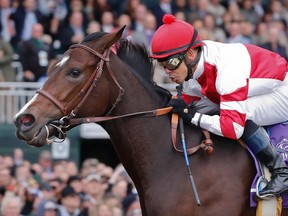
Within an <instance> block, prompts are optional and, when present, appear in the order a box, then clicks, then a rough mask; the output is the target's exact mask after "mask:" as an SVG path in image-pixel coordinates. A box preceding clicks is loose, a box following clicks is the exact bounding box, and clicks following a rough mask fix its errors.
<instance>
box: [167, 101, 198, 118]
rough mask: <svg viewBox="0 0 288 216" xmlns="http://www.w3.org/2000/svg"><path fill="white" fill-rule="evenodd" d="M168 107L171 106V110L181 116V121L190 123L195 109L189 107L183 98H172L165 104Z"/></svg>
mask: <svg viewBox="0 0 288 216" xmlns="http://www.w3.org/2000/svg"><path fill="white" fill-rule="evenodd" d="M167 106H168V107H170V106H171V107H173V110H172V112H173V113H177V114H178V115H179V116H181V117H182V119H183V121H185V122H189V123H191V120H192V118H193V117H194V115H195V113H196V111H195V110H194V109H192V108H191V107H189V106H188V105H187V104H186V103H185V102H184V101H183V100H181V99H175V98H172V99H171V100H170V101H169V103H168V104H167Z"/></svg>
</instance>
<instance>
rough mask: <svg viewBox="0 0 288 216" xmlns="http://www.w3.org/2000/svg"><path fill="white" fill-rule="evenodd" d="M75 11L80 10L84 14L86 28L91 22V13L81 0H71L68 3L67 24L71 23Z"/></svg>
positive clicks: (84, 27)
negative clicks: (88, 12)
mask: <svg viewBox="0 0 288 216" xmlns="http://www.w3.org/2000/svg"><path fill="white" fill-rule="evenodd" d="M74 12H80V13H81V14H82V18H81V19H82V24H81V25H82V26H83V29H86V28H87V26H88V22H89V15H88V14H87V13H86V10H85V8H84V2H83V1H81V0H71V1H69V4H68V14H67V16H66V20H65V25H67V24H69V22H70V21H69V19H70V17H71V16H72V14H73V13H74Z"/></svg>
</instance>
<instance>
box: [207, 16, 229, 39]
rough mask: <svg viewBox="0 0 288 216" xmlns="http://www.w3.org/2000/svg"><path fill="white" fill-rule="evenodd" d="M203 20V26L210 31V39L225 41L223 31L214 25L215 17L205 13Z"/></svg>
mask: <svg viewBox="0 0 288 216" xmlns="http://www.w3.org/2000/svg"><path fill="white" fill-rule="evenodd" d="M203 22H204V26H205V28H206V29H207V30H208V31H210V33H211V36H212V40H214V41H218V42H222V43H223V42H225V41H226V34H225V31H223V29H221V28H219V27H218V26H217V25H216V19H215V17H214V16H213V15H212V14H210V13H208V14H206V15H205V16H204V19H203Z"/></svg>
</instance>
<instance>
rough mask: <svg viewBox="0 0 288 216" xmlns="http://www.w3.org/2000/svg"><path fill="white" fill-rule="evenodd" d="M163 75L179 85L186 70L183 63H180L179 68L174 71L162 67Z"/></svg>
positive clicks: (185, 75)
mask: <svg viewBox="0 0 288 216" xmlns="http://www.w3.org/2000/svg"><path fill="white" fill-rule="evenodd" d="M164 70H165V73H166V74H167V75H168V76H169V78H170V79H171V81H172V82H175V83H177V84H181V83H183V82H184V81H185V79H186V77H187V74H188V69H187V66H186V65H185V63H184V61H182V62H181V64H180V65H179V67H178V68H177V69H175V70H170V69H168V68H167V67H164Z"/></svg>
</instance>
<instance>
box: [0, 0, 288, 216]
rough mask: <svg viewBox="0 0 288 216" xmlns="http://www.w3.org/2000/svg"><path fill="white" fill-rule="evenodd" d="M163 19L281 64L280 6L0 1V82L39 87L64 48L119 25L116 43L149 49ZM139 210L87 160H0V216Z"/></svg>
mask: <svg viewBox="0 0 288 216" xmlns="http://www.w3.org/2000/svg"><path fill="white" fill-rule="evenodd" d="M165 13H169V14H174V15H175V16H176V18H177V19H181V20H185V21H187V22H189V23H191V24H193V26H194V27H195V29H197V31H198V33H199V34H200V37H201V38H202V39H203V40H206V39H207V40H214V41H219V42H227V43H235V42H236V43H251V44H256V45H258V46H261V47H263V48H266V49H268V50H271V51H273V52H277V53H279V54H280V55H281V56H283V57H284V58H286V59H287V58H288V57H287V56H288V55H287V53H288V41H287V40H288V37H287V34H288V28H287V24H288V1H285V0H262V1H260V0H241V1H240V0H238V1H237V0H228V1H222V0H174V1H173V0H159V1H155V2H151V1H148V0H146V1H145V0H143V1H141V0H121V1H120V0H82V1H81V0H71V1H67V0H0V81H9V82H11V81H26V82H30V81H33V82H41V81H42V80H43V79H45V76H46V72H47V68H48V67H49V65H50V64H52V63H53V62H54V61H55V60H56V59H57V58H58V57H59V56H61V54H63V53H64V52H65V51H66V50H67V49H68V48H69V46H70V45H72V44H74V43H78V42H80V41H81V40H82V39H83V38H84V37H85V36H86V35H87V34H90V33H93V32H95V31H104V32H113V31H115V30H117V29H118V28H120V27H122V26H123V25H126V29H125V31H124V32H123V37H125V38H129V39H130V40H132V41H135V42H137V43H142V44H144V45H145V46H146V47H147V48H148V49H149V48H150V42H151V39H152V37H153V35H154V32H155V30H156V29H157V28H158V27H159V26H160V25H161V24H162V17H163V15H164V14H165ZM15 54H16V56H18V59H17V60H19V61H20V63H21V65H22V70H23V71H22V76H21V79H20V80H19V79H17V74H16V71H15V69H14V68H12V67H11V63H12V61H13V60H15V59H14V58H15ZM156 81H158V82H161V81H165V80H162V79H158V80H156ZM0 154H1V152H0ZM139 206H140V204H139V200H138V196H137V191H136V190H135V188H134V185H133V182H132V181H131V179H130V178H129V176H128V175H127V173H126V171H125V169H124V168H123V166H121V164H120V165H119V166H118V167H116V168H115V169H113V168H112V167H110V166H108V165H106V164H103V163H101V162H100V161H98V160H97V159H95V158H94V159H87V160H85V161H84V162H83V164H82V165H81V167H77V165H76V163H75V162H73V161H53V160H52V158H51V154H50V152H47V151H42V152H41V153H40V155H39V161H38V162H37V163H30V162H29V161H27V160H24V155H23V152H22V151H21V149H15V150H14V154H13V155H0V216H14V215H16V216H17V215H31V216H34V215H35V216H43V215H46V216H48V215H51V216H52V215H60V216H66V215H70V216H71V215H73V216H74V215H75V216H76V215H95V216H97V215H98V216H109V215H111V216H117V215H119V216H120V215H125V216H126V215H127V216H132V215H134V216H136V215H141V210H140V207H139Z"/></svg>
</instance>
